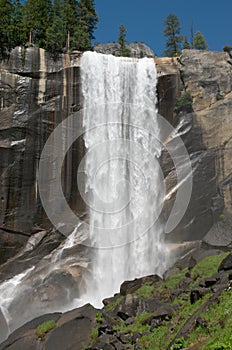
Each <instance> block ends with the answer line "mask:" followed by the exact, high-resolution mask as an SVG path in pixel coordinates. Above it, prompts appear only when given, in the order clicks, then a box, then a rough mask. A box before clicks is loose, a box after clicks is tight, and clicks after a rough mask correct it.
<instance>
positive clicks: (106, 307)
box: [105, 295, 123, 311]
mask: <svg viewBox="0 0 232 350" xmlns="http://www.w3.org/2000/svg"><path fill="white" fill-rule="evenodd" d="M122 299H123V296H122V295H121V296H119V297H118V298H117V299H116V300H115V301H113V302H112V303H110V304H108V305H107V306H105V309H106V310H107V311H113V310H114V309H115V308H116V306H117V305H118V304H119V303H120V302H121V301H122Z"/></svg>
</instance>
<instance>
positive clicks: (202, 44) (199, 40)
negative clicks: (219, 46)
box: [193, 31, 208, 50]
mask: <svg viewBox="0 0 232 350" xmlns="http://www.w3.org/2000/svg"><path fill="white" fill-rule="evenodd" d="M193 48H194V49H195V50H208V45H207V43H206V40H205V37H204V35H203V34H201V32H200V31H197V32H196V34H195V35H194V37H193Z"/></svg>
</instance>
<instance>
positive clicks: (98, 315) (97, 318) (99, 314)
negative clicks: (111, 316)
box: [95, 312, 103, 324]
mask: <svg viewBox="0 0 232 350" xmlns="http://www.w3.org/2000/svg"><path fill="white" fill-rule="evenodd" d="M95 319H96V322H97V323H98V324H102V322H103V316H102V313H101V312H97V313H96V316H95Z"/></svg>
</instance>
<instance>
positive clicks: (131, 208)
mask: <svg viewBox="0 0 232 350" xmlns="http://www.w3.org/2000/svg"><path fill="white" fill-rule="evenodd" d="M81 79H82V81H81V82H82V93H83V104H84V105H83V107H84V108H83V114H82V115H83V129H84V134H83V137H84V142H85V146H86V154H85V157H84V158H83V159H82V161H81V164H80V166H79V170H78V173H77V181H78V186H79V191H80V193H81V194H82V196H83V199H84V200H85V203H86V205H87V208H88V214H89V215H88V218H89V220H87V222H81V219H78V225H76V227H75V229H74V230H73V232H72V233H71V234H70V235H69V236H68V237H67V238H66V240H64V242H62V243H61V244H60V245H59V246H58V247H57V248H56V249H54V250H53V251H52V252H51V253H49V254H48V255H46V256H44V258H43V259H41V261H36V260H33V259H32V261H34V263H35V266H31V265H30V263H29V265H28V269H26V270H25V271H24V272H22V273H19V274H18V275H15V276H14V275H13V277H12V278H11V279H9V280H7V281H4V282H2V283H1V284H0V314H2V315H3V316H4V318H5V321H6V323H7V329H6V330H5V331H4V332H3V334H1V333H0V342H1V341H3V340H4V339H5V338H6V337H7V335H8V333H11V332H12V331H14V330H15V329H16V328H18V327H20V326H21V325H22V324H24V323H25V322H27V321H29V320H31V319H33V318H34V317H38V316H40V315H43V314H45V313H49V312H56V311H67V310H71V309H74V308H76V307H79V306H81V305H83V304H85V303H87V302H89V303H91V304H93V305H94V306H96V307H99V306H101V305H102V304H101V303H102V299H104V298H106V297H108V296H112V295H113V294H114V293H115V292H118V291H119V287H120V284H121V283H122V282H123V281H125V280H130V279H134V278H136V277H141V276H145V275H149V274H154V273H157V274H160V275H162V273H163V272H164V271H165V270H166V269H167V267H168V266H169V261H168V256H169V253H168V250H167V248H166V246H165V245H164V243H163V241H162V232H163V229H162V225H161V223H160V221H159V214H160V212H161V210H162V203H163V200H164V194H165V189H164V181H163V176H162V171H161V169H160V166H159V157H160V155H161V147H162V145H161V143H160V141H159V138H160V127H159V118H158V113H157V109H156V104H157V97H156V84H157V74H156V67H155V63H154V60H153V59H148V58H143V59H139V60H138V59H131V58H116V57H113V56H107V55H102V54H98V53H94V52H86V53H84V54H83V56H82V58H81ZM80 116H81V113H79V114H72V117H73V118H78V117H80ZM72 125H73V124H72ZM54 132H55V131H54ZM53 149H54V147H52V150H53ZM50 153H51V152H50V148H49V155H50ZM49 160H50V157H49ZM51 164H53V162H51V163H49V164H47V166H51ZM54 174H55V175H57V177H58V178H59V176H60V174H59V171H57V169H55V171H53V172H52V176H53V175H54ZM83 174H84V176H85V178H84V181H83ZM80 175H81V176H80ZM47 181H48V184H50V183H51V182H49V179H48V180H47ZM83 184H84V188H83V186H82V185H83ZM66 219H67V223H68V218H66ZM56 229H58V227H56ZM45 234H46V232H45V233H44V232H38V234H35V235H34V236H33V237H32V238H31V240H29V242H28V245H27V246H26V247H25V248H24V249H23V250H22V251H21V252H20V253H19V254H18V256H16V260H15V263H17V258H20V259H23V256H24V255H23V254H26V253H27V252H28V251H29V250H30V251H31V250H32V249H33V247H36V248H37V247H38V245H39V244H40V242H41V240H43V238H44V237H45ZM35 252H36V249H35ZM89 255H90V256H89ZM25 256H27V255H25ZM90 259H91V260H90ZM28 260H30V259H28ZM10 271H11V270H10ZM89 272H91V273H90V274H89Z"/></svg>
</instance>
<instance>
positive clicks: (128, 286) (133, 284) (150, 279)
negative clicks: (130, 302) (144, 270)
mask: <svg viewBox="0 0 232 350" xmlns="http://www.w3.org/2000/svg"><path fill="white" fill-rule="evenodd" d="M160 280H161V278H160V277H159V276H158V275H150V276H146V277H142V278H135V279H134V280H133V281H125V282H123V283H122V284H121V287H120V294H121V295H126V294H129V293H130V294H131V293H134V292H135V291H136V290H137V289H139V288H140V287H141V286H142V285H143V284H145V283H146V284H148V285H151V284H153V283H155V282H158V281H160Z"/></svg>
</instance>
